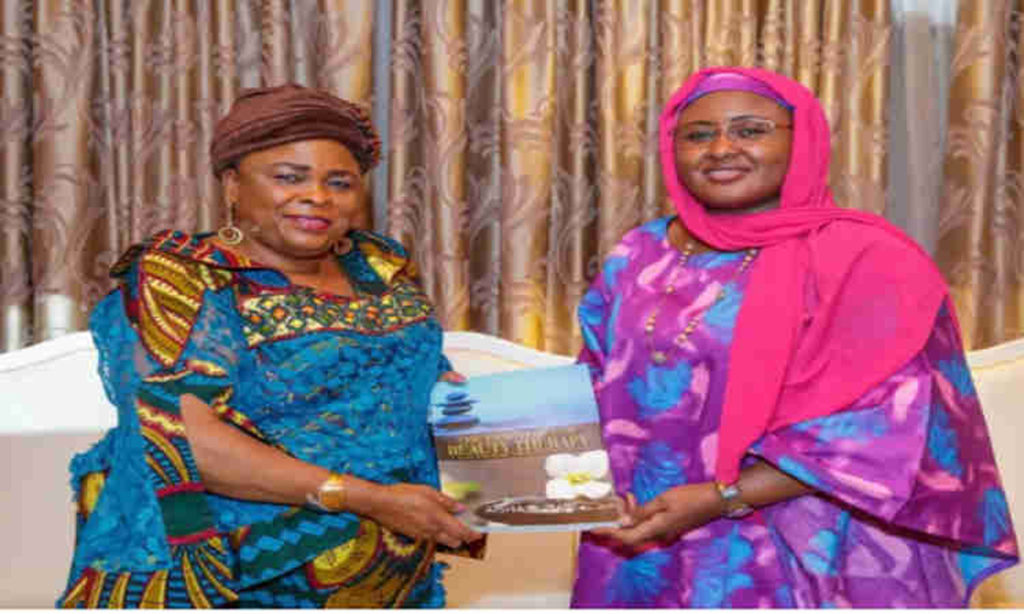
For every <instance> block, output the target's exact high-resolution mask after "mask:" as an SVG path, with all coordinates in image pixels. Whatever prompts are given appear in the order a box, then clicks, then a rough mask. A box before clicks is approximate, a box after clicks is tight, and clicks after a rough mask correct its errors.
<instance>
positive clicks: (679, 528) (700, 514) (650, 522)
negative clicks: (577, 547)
mask: <svg viewBox="0 0 1024 614" xmlns="http://www.w3.org/2000/svg"><path fill="white" fill-rule="evenodd" d="M723 512H724V508H723V503H722V498H721V496H720V495H719V494H718V489H716V488H715V485H714V483H713V482H703V483H697V484H686V485H683V486H677V487H675V488H672V489H670V490H667V491H665V492H663V493H661V494H660V495H658V496H657V497H655V498H654V499H652V500H650V501H649V502H647V504H645V505H643V506H640V507H638V508H634V509H628V508H627V512H626V515H625V517H624V522H623V525H622V526H620V527H617V528H614V529H596V530H594V531H593V533H594V534H596V535H601V536H604V537H610V538H612V539H614V540H616V541H619V542H621V543H622V544H624V545H626V546H639V545H641V544H644V543H647V542H662V543H669V542H673V541H675V540H676V539H678V538H679V536H680V535H682V534H684V533H686V532H688V531H691V530H693V529H696V528H698V527H701V526H703V525H705V524H707V523H708V522H711V521H712V520H714V519H716V518H718V517H719V516H721V515H722V513H723Z"/></svg>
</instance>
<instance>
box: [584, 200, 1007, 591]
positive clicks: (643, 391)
mask: <svg viewBox="0 0 1024 614" xmlns="http://www.w3.org/2000/svg"><path fill="white" fill-rule="evenodd" d="M671 219H672V218H662V219H659V220H656V221H654V222H651V223H648V224H645V225H643V226H641V227H639V228H637V229H634V230H633V231H631V232H630V233H628V234H627V235H626V236H625V237H624V238H623V240H622V241H621V242H620V243H619V244H618V245H617V246H616V247H615V248H614V249H613V250H612V251H611V253H610V254H609V255H608V257H607V259H606V260H605V262H604V265H603V268H602V270H601V271H600V272H599V275H598V278H597V279H596V280H595V281H594V283H593V285H592V287H591V289H590V290H589V292H588V293H587V294H586V295H585V296H584V298H583V300H582V302H581V304H580V307H579V318H580V322H581V325H582V329H583V336H584V348H583V350H582V351H581V353H580V357H579V360H580V361H581V362H583V363H585V364H587V365H589V366H590V368H591V373H592V377H593V381H594V388H595V394H596V396H597V399H598V404H599V407H600V411H601V419H602V424H603V429H604V431H603V433H604V437H605V443H606V445H607V447H608V450H609V454H610V457H611V464H612V473H613V476H614V480H615V484H616V489H617V491H618V492H619V494H622V495H624V494H625V493H627V492H632V493H634V494H635V495H636V497H637V499H638V500H639V502H640V503H645V502H647V501H649V500H651V499H652V498H654V497H655V496H657V495H658V494H660V493H662V492H664V491H666V490H668V489H671V488H673V487H675V486H679V485H682V484H687V483H694V482H707V481H710V480H712V479H713V476H714V465H715V452H716V438H717V432H718V425H719V419H720V415H721V408H722V403H723V395H724V388H725V380H726V376H727V373H728V369H729V348H730V344H731V341H732V335H733V329H734V326H735V322H736V316H737V314H738V312H739V308H740V305H741V304H742V301H743V296H744V291H745V288H746V285H747V281H748V278H749V275H748V273H749V269H747V268H744V267H742V261H743V259H744V257H745V255H746V252H706V253H699V254H695V255H693V256H690V257H689V258H688V259H685V261H683V262H680V252H679V250H677V249H676V248H674V247H673V246H672V245H671V244H670V243H669V241H668V238H667V230H668V225H669V223H670V221H671ZM755 266H756V260H755ZM811 290H812V289H809V293H808V299H809V301H812V302H813V292H812V291H811ZM879 291H884V289H881V288H880V289H879ZM655 311H656V312H657V313H656V316H655V325H654V327H653V329H652V330H651V331H650V332H648V331H647V330H646V329H645V323H646V322H647V321H648V320H649V318H650V315H651V313H652V312H655ZM695 317H696V318H698V319H699V320H700V324H699V325H698V326H697V327H696V328H695V329H693V332H692V333H690V335H689V337H688V343H684V344H681V345H677V344H674V343H673V339H674V338H675V337H676V336H677V335H678V334H679V333H680V332H681V331H683V330H684V328H686V326H687V324H688V323H689V322H690V321H691V320H692V319H693V318H695ZM656 353H660V354H661V355H660V356H657V359H653V358H652V357H654V356H655V354H656ZM756 457H760V458H762V459H764V460H766V461H768V462H769V463H771V464H773V465H774V466H776V467H778V468H779V469H781V470H783V471H784V472H786V473H788V474H790V475H792V476H794V477H796V478H797V479H799V480H801V481H802V482H804V483H805V484H807V485H810V486H812V487H813V488H814V490H815V493H814V494H811V495H806V496H802V497H798V498H795V499H791V500H789V501H786V502H782V503H778V504H775V505H772V506H768V507H765V508H762V509H760V510H758V511H756V512H755V513H754V514H752V515H750V516H747V517H745V518H742V519H728V518H722V519H718V520H715V521H713V522H711V523H710V524H707V525H705V526H703V527H701V528H699V529H696V530H694V531H691V532H689V533H687V534H685V535H684V536H682V537H681V538H680V539H679V540H677V541H675V542H674V543H671V544H670V545H666V546H663V547H662V546H659V547H651V548H647V549H644V550H643V551H642V552H640V553H639V554H633V555H626V554H623V553H622V551H621V550H615V549H614V548H612V547H609V545H608V544H607V543H606V542H602V541H601V540H600V539H598V538H597V537H595V536H592V535H588V534H585V535H584V537H583V540H582V543H581V545H580V549H579V563H578V571H577V578H576V583H575V587H574V591H573V598H572V605H573V607H705V608H735V607H739V608H753V607H771V608H790V607H841V608H842V607H902V608H910V607H961V606H964V605H965V604H966V603H967V601H968V599H969V597H970V594H971V591H972V590H973V589H974V588H975V587H977V585H978V583H979V582H981V581H982V580H983V579H984V578H986V577H988V576H989V575H991V574H993V573H995V572H997V571H999V570H1001V569H1004V568H1006V567H1009V566H1011V565H1013V564H1014V563H1016V561H1017V558H1018V557H1017V545H1016V538H1015V536H1014V532H1013V527H1012V525H1011V521H1010V513H1009V509H1008V507H1007V502H1006V496H1005V494H1004V492H1003V489H1002V487H1001V485H1000V481H999V475H998V471H997V469H996V466H995V461H994V458H993V454H992V448H991V444H990V443H989V440H988V434H987V431H986V428H985V423H984V419H983V417H982V413H981V408H980V405H979V402H978V397H977V395H976V393H975V390H974V386H973V384H972V382H971V377H970V373H969V371H968V368H967V364H966V361H965V358H964V354H963V350H962V348H961V346H960V343H959V339H958V336H957V333H956V330H955V324H954V322H953V319H952V318H951V316H950V313H949V312H948V311H947V308H945V307H944V308H943V309H942V310H941V311H940V312H939V313H938V314H937V316H936V319H935V326H934V330H933V332H932V334H931V337H930V339H929V340H928V342H927V344H926V346H925V347H924V349H923V350H922V351H921V352H920V353H919V354H918V355H917V356H916V357H915V358H913V359H912V360H911V361H910V362H909V363H907V364H906V365H905V366H904V367H903V368H902V369H901V370H899V371H898V372H896V373H893V374H892V375H891V376H890V377H889V378H888V379H887V380H885V381H884V382H881V383H880V384H878V385H877V386H876V387H874V388H873V389H871V390H869V391H868V392H867V393H865V394H864V395H863V396H862V397H861V398H860V399H859V400H858V401H857V402H855V403H854V404H852V405H851V406H850V407H848V408H847V409H845V410H844V411H841V412H838V413H835V414H832V415H830V416H827V417H824V418H817V419H813V420H809V421H806V422H801V423H797V424H794V425H792V426H790V427H786V428H784V429H781V430H778V431H774V432H770V433H768V434H766V435H765V436H763V437H762V438H761V439H760V440H759V441H757V442H756V443H755V444H754V445H753V446H752V448H751V449H750V451H749V456H748V459H747V460H748V461H752V460H753V459H754V458H756Z"/></svg>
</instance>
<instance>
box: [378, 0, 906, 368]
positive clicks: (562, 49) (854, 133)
mask: <svg viewBox="0 0 1024 614" xmlns="http://www.w3.org/2000/svg"><path fill="white" fill-rule="evenodd" d="M394 6H395V7H396V8H395V12H394V28H395V30H394V45H393V58H392V63H391V70H392V84H393V86H394V89H393V91H392V96H393V98H392V101H391V118H390V121H391V133H390V138H391V141H390V152H389V155H390V158H389V160H390V164H391V167H390V169H389V176H388V180H389V186H390V200H389V208H388V219H389V231H390V232H391V234H392V235H394V236H396V237H397V238H399V239H401V240H402V241H403V243H405V244H406V245H410V246H411V247H412V250H413V253H414V254H415V256H416V258H417V260H418V261H419V262H420V264H421V267H422V269H423V272H424V279H425V283H426V286H427V288H428V290H429V292H430V294H431V296H432V297H433V298H434V300H435V303H436V305H437V307H438V310H439V312H440V314H441V317H442V320H443V321H444V322H445V324H446V325H447V326H448V327H450V328H453V329H472V330H480V331H484V332H488V333H492V334H496V335H500V336H502V337H505V338H508V339H512V340H514V341H517V342H520V343H524V344H527V345H530V346H533V347H537V348H541V349H545V350H548V351H553V352H562V353H572V352H575V351H576V350H577V348H578V347H579V344H580V337H579V329H578V326H577V324H576V319H575V314H574V312H575V307H576V305H577V304H578V303H579V300H580V298H581V296H582V295H583V293H584V292H585V291H586V288H587V286H588V284H589V282H590V280H591V279H593V276H594V275H595V273H596V271H597V268H598V267H599V265H600V261H601V259H602V258H603V256H604V254H605V253H607V251H608V250H609V249H610V248H611V246H612V245H614V243H615V242H616V241H617V240H618V239H619V238H620V237H621V236H622V234H623V233H624V232H625V231H626V230H628V229H629V228H631V227H633V226H635V225H637V224H638V223H640V222H642V221H646V220H649V219H651V218H653V217H655V216H658V215H661V214H664V213H667V212H669V211H670V208H669V204H668V202H667V199H666V197H665V193H664V189H663V187H662V183H661V172H660V167H659V162H658V157H657V153H656V152H657V147H656V133H657V126H656V118H657V113H658V111H659V110H660V107H661V105H662V104H663V102H664V101H665V100H667V99H668V96H669V95H670V94H671V92H673V91H674V90H675V89H676V88H677V87H678V86H679V85H680V84H681V83H682V81H683V79H684V78H685V77H686V76H687V75H688V74H689V73H690V72H692V71H694V70H696V69H698V68H700V67H703V66H708V65H720V64H745V65H751V64H753V65H760V66H765V67H768V68H771V69H773V70H777V71H780V72H783V73H786V74H789V75H792V76H795V77H797V78H799V79H800V80H801V81H802V82H804V83H805V84H807V85H808V86H810V87H811V88H812V89H814V90H815V91H816V92H818V93H819V94H820V96H821V98H822V100H823V101H824V102H825V105H826V107H827V108H828V110H829V115H830V119H831V121H832V122H833V125H834V127H835V137H836V138H835V143H836V148H835V152H834V154H835V164H834V167H833V176H832V184H833V187H834V189H835V192H836V196H837V199H838V200H839V202H841V203H843V204H844V205H845V206H849V207H854V208H859V209H866V210H871V211H876V212H879V213H883V212H884V209H885V200H886V199H885V189H886V168H887V145H886V136H887V131H886V130H887V126H886V112H887V104H888V81H887V79H888V72H887V70H888V65H889V51H890V49H889V36H890V31H891V23H890V17H891V16H890V11H889V8H888V6H889V5H888V0H848V1H832V0H826V1H822V2H807V1H805V0H768V1H763V0H762V1H756V0H707V1H697V0H691V1H680V0H675V1H668V0H663V1H640V0H630V1H621V2H587V1H582V0H579V1H576V0H544V1H542V0H525V1H506V2H503V3H494V2H486V1H482V0H481V1H474V0H464V1H461V2H413V1H402V0H396V1H395V2H394Z"/></svg>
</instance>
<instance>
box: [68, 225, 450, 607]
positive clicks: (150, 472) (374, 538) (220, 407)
mask: <svg viewBox="0 0 1024 614" xmlns="http://www.w3.org/2000/svg"><path fill="white" fill-rule="evenodd" d="M350 238H351V239H352V240H353V249H352V250H350V251H349V252H348V253H346V254H344V255H342V256H339V257H338V259H339V263H340V264H341V266H342V267H343V268H344V270H345V271H346V273H347V274H348V276H349V278H350V280H351V282H352V286H353V289H354V291H355V297H354V298H353V297H340V296H336V295H332V294H329V293H323V292H318V291H316V290H314V289H312V288H307V287H303V286H298V285H293V284H291V283H290V282H289V281H288V280H287V278H285V277H284V275H282V274H281V273H280V272H278V271H276V270H273V269H270V268H267V267H264V266H262V265H260V264H259V263H256V262H252V261H248V260H244V259H240V258H239V257H237V256H235V255H233V254H231V253H229V252H226V251H223V250H219V249H217V247H216V246H215V245H214V244H213V243H212V242H211V240H210V239H211V237H210V235H196V236H189V235H186V234H183V233H178V232H163V233H160V234H157V235H155V236H153V237H151V238H150V239H148V240H147V241H146V242H144V243H143V244H141V245H137V246H134V247H133V248H131V249H130V250H128V252H127V253H126V254H125V255H124V256H123V257H122V258H121V260H120V261H119V262H118V263H117V264H116V265H115V266H114V268H113V269H112V275H114V276H115V277H116V278H117V279H118V281H119V286H118V288H117V289H116V290H115V291H114V292H112V293H111V294H110V295H108V296H107V297H106V298H105V299H104V300H103V301H101V302H100V304H99V305H97V307H96V309H95V310H94V312H93V315H92V318H91V322H90V326H91V329H92V333H93V336H94V339H95V341H96V345H97V347H98V348H99V352H100V373H101V376H102V378H103V382H104V385H105V387H106V391H107V395H108V396H109V397H110V400H111V401H112V402H113V404H114V405H115V406H116V407H117V409H118V426H117V427H116V428H115V429H113V430H111V431H110V432H109V433H107V435H106V437H105V438H104V439H103V440H101V441H100V442H99V443H98V444H97V445H96V446H94V447H93V448H92V449H90V450H89V451H88V452H86V453H84V454H80V455H78V456H76V457H75V458H74V459H73V461H72V464H71V470H72V487H73V489H74V491H75V497H76V503H77V509H78V514H77V535H76V545H75V553H74V557H73V560H72V565H71V572H70V576H69V579H68V584H67V587H66V589H65V591H64V593H63V594H62V595H61V597H60V598H59V600H58V602H57V603H58V606H61V607H116V608H122V607H144V606H149V607H224V606H234V605H240V606H243V607H292V608H297V607H320V606H337V607H344V606H353V605H361V606H371V607H393V606H406V607H408V606H440V605H442V604H443V600H444V593H443V589H442V587H441V585H440V573H439V571H440V570H439V565H438V564H436V563H434V562H433V544H431V543H427V542H423V541H414V540H411V539H408V538H406V537H404V536H402V535H399V534H396V533H393V532H391V531H389V530H387V529H385V528H383V527H381V526H379V525H378V524H377V523H375V522H373V521H372V520H369V519H366V518H360V517H357V516H355V515H353V514H349V513H342V514H329V513H321V512H317V511H313V510H310V509H306V508H300V507H290V506H286V505H278V504H271V503H259V502H252V501H242V500H238V499H231V498H227V497H222V496H218V495H215V494H213V493H210V492H208V491H207V490H206V488H205V486H204V484H203V481H202V479H201V477H200V475H199V472H198V470H197V468H196V464H195V461H194V460H193V458H192V454H191V450H190V448H189V444H188V440H187V438H186V434H185V427H184V424H183V422H182V420H181V414H180V409H179V399H180V398H181V396H182V395H184V394H193V395H195V396H197V397H199V398H200V399H202V400H204V401H205V402H206V403H208V404H209V405H210V406H211V407H212V408H213V409H214V410H215V411H216V413H217V415H218V416H220V417H221V419H223V420H225V421H226V422H228V423H230V424H232V425H233V426H235V427H236V428H238V429H240V430H241V431H242V432H244V433H246V434H248V435H249V436H252V437H254V438H256V439H258V440H260V441H263V442H265V443H267V444H268V445H272V446H276V447H278V448H280V449H281V450H284V451H285V452H287V453H288V454H291V455H293V456H295V457H297V458H300V459H302V460H305V461H309V462H311V463H315V464H317V465H320V466H323V467H327V468H329V469H331V470H333V471H337V472H341V473H347V474H352V475H355V476H358V477H361V478H364V479H367V480H373V481H375V482H378V483H383V484H392V483H400V482H411V483H420V484H428V485H431V486H434V487H436V486H437V485H438V475H437V468H436V464H435V461H434V453H433V448H432V442H431V439H430V435H429V429H428V425H427V411H428V406H429V394H430V389H431V387H432V386H433V384H434V383H435V381H436V380H437V379H438V377H439V376H440V374H441V373H443V372H444V371H446V370H448V369H450V365H449V364H448V362H447V361H446V360H445V358H444V357H443V356H442V354H441V341H442V331H441V328H440V326H439V324H438V322H437V320H436V319H435V318H434V316H433V312H432V309H431V307H430V303H429V301H428V299H427V297H426V296H425V295H424V293H423V292H422V290H421V288H420V287H419V285H418V283H417V276H416V271H415V269H414V268H413V265H412V263H411V262H410V261H409V259H408V257H407V254H406V252H405V251H404V249H403V248H402V247H401V246H400V245H399V244H398V243H396V242H394V241H392V240H391V239H388V238H386V237H383V236H380V235H376V234H373V233H369V232H360V231H353V232H351V233H350Z"/></svg>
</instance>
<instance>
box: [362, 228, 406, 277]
mask: <svg viewBox="0 0 1024 614" xmlns="http://www.w3.org/2000/svg"><path fill="white" fill-rule="evenodd" d="M350 237H351V238H352V241H353V243H354V246H355V249H358V250H359V251H360V252H361V253H362V254H363V257H364V258H365V259H366V263H367V264H368V265H369V266H370V268H372V269H373V271H374V272H375V273H376V274H377V275H378V276H379V277H380V278H381V279H383V280H384V281H385V282H386V283H389V284H390V283H391V282H392V281H393V280H394V279H395V278H396V277H397V276H398V275H399V274H402V275H404V276H406V277H410V278H413V279H415V278H417V277H418V275H419V273H418V271H417V269H416V266H415V264H413V262H412V259H411V258H410V257H409V252H408V251H407V250H406V249H405V247H403V246H402V244H401V243H399V242H398V241H396V240H395V239H392V238H391V237H386V236H384V235H381V234H377V233H375V232H370V231H366V230H356V231H353V232H352V233H350Z"/></svg>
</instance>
